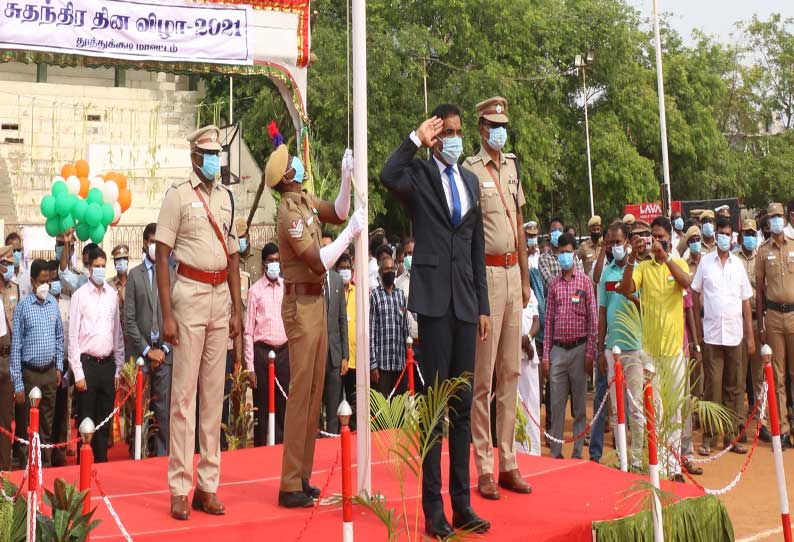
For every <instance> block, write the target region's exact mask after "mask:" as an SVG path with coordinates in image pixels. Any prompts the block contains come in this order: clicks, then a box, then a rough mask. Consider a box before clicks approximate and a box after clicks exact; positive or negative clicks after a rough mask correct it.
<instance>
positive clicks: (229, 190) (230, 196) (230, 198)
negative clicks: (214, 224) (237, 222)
mask: <svg viewBox="0 0 794 542" xmlns="http://www.w3.org/2000/svg"><path fill="white" fill-rule="evenodd" d="M220 186H222V187H223V188H225V189H226V192H228V194H229V203H231V205H232V223H234V192H232V189H231V188H229V187H228V186H226V185H225V184H221V185H220Z"/></svg>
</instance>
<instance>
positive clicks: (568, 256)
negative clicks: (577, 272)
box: [557, 252, 573, 271]
mask: <svg viewBox="0 0 794 542" xmlns="http://www.w3.org/2000/svg"><path fill="white" fill-rule="evenodd" d="M557 261H558V262H559V263H560V267H562V270H563V271H568V270H569V269H570V268H571V267H573V252H560V253H559V254H557Z"/></svg>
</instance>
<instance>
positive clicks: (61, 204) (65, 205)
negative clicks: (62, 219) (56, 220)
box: [55, 194, 72, 216]
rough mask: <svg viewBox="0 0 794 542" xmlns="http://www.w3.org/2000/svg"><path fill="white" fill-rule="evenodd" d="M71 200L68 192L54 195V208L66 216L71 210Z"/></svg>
mask: <svg viewBox="0 0 794 542" xmlns="http://www.w3.org/2000/svg"><path fill="white" fill-rule="evenodd" d="M71 202H72V201H71V200H70V199H69V194H65V195H63V196H56V197H55V210H56V211H57V212H58V214H59V215H61V216H66V215H68V214H69V213H71V212H72V208H71V207H70V205H69V204H70V203H71Z"/></svg>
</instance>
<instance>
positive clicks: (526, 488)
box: [499, 469, 532, 493]
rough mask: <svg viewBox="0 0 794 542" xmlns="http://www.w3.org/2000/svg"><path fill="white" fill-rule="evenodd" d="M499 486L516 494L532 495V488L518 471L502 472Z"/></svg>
mask: <svg viewBox="0 0 794 542" xmlns="http://www.w3.org/2000/svg"><path fill="white" fill-rule="evenodd" d="M499 485H500V486H502V487H503V488H505V489H509V490H510V491H515V492H516V493H532V486H530V485H529V484H528V483H527V481H526V480H524V479H523V478H521V473H520V472H518V469H513V470H509V471H507V472H500V473H499Z"/></svg>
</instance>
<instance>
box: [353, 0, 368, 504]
mask: <svg viewBox="0 0 794 542" xmlns="http://www.w3.org/2000/svg"><path fill="white" fill-rule="evenodd" d="M352 2H353V10H352V12H353V13H352V22H353V25H352V27H353V28H352V34H353V155H354V156H355V172H354V174H355V177H354V182H355V184H356V190H355V193H356V196H355V207H356V209H361V208H363V209H364V210H365V211H368V204H367V185H368V176H367V29H366V25H367V14H366V0H352ZM368 240H369V228H368V227H367V226H365V227H364V229H363V230H362V231H361V234H360V235H359V237H358V239H357V240H356V265H355V271H356V323H357V325H356V464H357V467H356V480H357V483H358V494H359V495H363V494H364V493H365V492H366V493H367V494H368V495H371V494H372V457H371V446H370V433H369V272H368V267H369V247H368V245H369V243H368Z"/></svg>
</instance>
